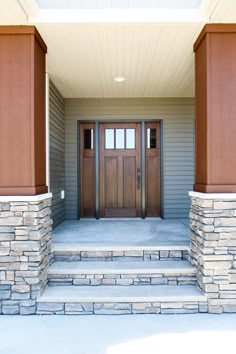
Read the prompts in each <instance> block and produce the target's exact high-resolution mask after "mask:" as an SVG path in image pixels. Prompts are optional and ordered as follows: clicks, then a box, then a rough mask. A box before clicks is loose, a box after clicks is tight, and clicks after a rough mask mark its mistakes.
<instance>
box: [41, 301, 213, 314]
mask: <svg viewBox="0 0 236 354" xmlns="http://www.w3.org/2000/svg"><path fill="white" fill-rule="evenodd" d="M207 311H208V306H207V302H197V301H196V302H192V301H191V302H188V301H183V302H138V303H137V302H125V303H122V302H102V303H101V302H85V303H80V302H76V303H71V302H69V303H58V302H56V303H53V302H50V303H46V302H43V303H38V304H37V312H36V313H37V314H39V315H57V314H58V315H63V314H65V315H92V314H97V315H127V314H193V313H206V312H207Z"/></svg>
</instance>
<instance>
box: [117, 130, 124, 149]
mask: <svg viewBox="0 0 236 354" xmlns="http://www.w3.org/2000/svg"><path fill="white" fill-rule="evenodd" d="M124 148H125V130H124V129H116V149H124Z"/></svg>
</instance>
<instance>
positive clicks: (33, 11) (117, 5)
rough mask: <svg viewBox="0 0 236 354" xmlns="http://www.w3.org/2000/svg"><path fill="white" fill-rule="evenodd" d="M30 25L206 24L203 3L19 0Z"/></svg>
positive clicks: (185, 0)
mask: <svg viewBox="0 0 236 354" xmlns="http://www.w3.org/2000/svg"><path fill="white" fill-rule="evenodd" d="M19 1H20V3H21V4H22V6H23V7H24V8H25V9H26V12H27V13H28V20H29V23H73V22H74V23H81V22H86V23H88V22H202V21H203V20H204V17H203V13H202V12H201V11H200V5H201V3H202V0H107V1H106V0H37V1H36V0H19Z"/></svg>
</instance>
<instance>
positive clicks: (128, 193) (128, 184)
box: [123, 156, 136, 209]
mask: <svg viewBox="0 0 236 354" xmlns="http://www.w3.org/2000/svg"><path fill="white" fill-rule="evenodd" d="M123 181H124V182H123V183H124V189H123V196H124V208H131V209H132V208H133V209H136V158H135V157H133V156H131V157H128V156H124V173H123Z"/></svg>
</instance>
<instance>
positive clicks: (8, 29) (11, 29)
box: [0, 25, 47, 53]
mask: <svg viewBox="0 0 236 354" xmlns="http://www.w3.org/2000/svg"><path fill="white" fill-rule="evenodd" d="M1 34H15V35H16V34H19V35H20V34H29V35H33V36H35V38H36V40H37V41H38V43H39V44H40V46H41V48H42V49H43V51H44V52H45V53H47V46H46V43H45V42H44V40H43V38H42V37H41V35H40V33H39V31H38V30H37V28H36V27H35V26H24V25H23V26H22V25H19V26H18V25H17V26H0V35H1Z"/></svg>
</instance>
